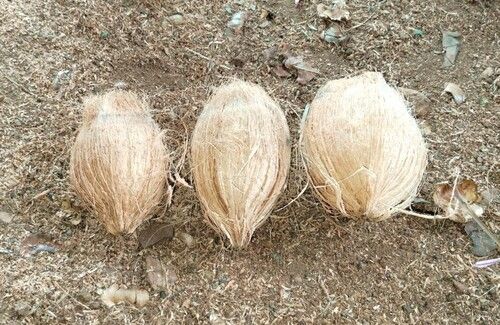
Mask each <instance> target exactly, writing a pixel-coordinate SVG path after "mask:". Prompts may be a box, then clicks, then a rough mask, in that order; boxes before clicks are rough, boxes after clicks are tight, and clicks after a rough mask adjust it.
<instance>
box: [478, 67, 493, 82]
mask: <svg viewBox="0 0 500 325" xmlns="http://www.w3.org/2000/svg"><path fill="white" fill-rule="evenodd" d="M494 73H495V71H494V70H493V68H492V67H487V68H486V69H484V71H483V72H481V79H489V78H491V77H492V76H493V74H494Z"/></svg>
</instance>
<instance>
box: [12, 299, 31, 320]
mask: <svg viewBox="0 0 500 325" xmlns="http://www.w3.org/2000/svg"><path fill="white" fill-rule="evenodd" d="M14 311H15V312H16V314H17V315H18V316H20V317H26V316H28V315H29V314H31V304H29V303H27V302H25V301H19V302H17V303H16V304H15V305H14Z"/></svg>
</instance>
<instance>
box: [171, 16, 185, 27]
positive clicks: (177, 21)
mask: <svg viewBox="0 0 500 325" xmlns="http://www.w3.org/2000/svg"><path fill="white" fill-rule="evenodd" d="M168 21H169V22H171V23H172V24H174V25H180V24H183V23H184V16H183V15H181V14H173V15H171V16H169V17H168Z"/></svg>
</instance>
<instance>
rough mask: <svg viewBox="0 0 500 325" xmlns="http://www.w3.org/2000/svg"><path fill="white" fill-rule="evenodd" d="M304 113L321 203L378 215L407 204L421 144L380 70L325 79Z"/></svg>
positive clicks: (307, 151) (419, 169)
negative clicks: (353, 75)
mask: <svg viewBox="0 0 500 325" xmlns="http://www.w3.org/2000/svg"><path fill="white" fill-rule="evenodd" d="M306 114H307V115H306V116H304V119H305V120H304V123H303V128H302V134H301V152H302V156H303V160H304V163H305V166H306V170H307V173H308V175H309V179H310V182H311V184H312V185H313V188H314V190H315V192H316V193H317V195H318V196H319V197H320V199H321V201H322V203H323V204H324V206H325V207H326V208H327V209H328V210H330V211H331V212H333V211H334V210H338V211H340V212H341V213H342V214H343V215H345V216H349V217H352V218H365V219H370V220H374V221H377V220H383V219H386V218H388V217H389V216H391V215H393V214H394V213H396V212H398V211H402V210H403V209H404V208H406V207H407V206H409V204H410V203H411V202H412V201H413V199H414V197H415V195H416V193H417V191H418V188H419V184H420V182H421V180H422V176H423V174H424V170H425V167H426V164H427V149H426V146H425V143H424V139H423V137H422V134H421V132H420V129H419V127H418V125H417V122H416V121H415V119H414V118H413V117H412V116H411V115H410V113H409V109H408V107H407V105H406V102H405V101H404V99H403V97H402V96H401V95H400V94H399V93H398V92H397V91H396V90H395V89H394V88H392V87H391V86H389V85H388V84H387V83H386V81H385V80H384V78H383V76H382V74H380V73H376V72H366V73H363V74H361V75H359V76H356V77H352V78H344V79H339V80H333V81H329V82H328V83H327V84H326V85H325V86H323V87H322V88H321V89H320V90H319V91H318V93H317V95H316V97H315V98H314V100H313V102H312V103H311V105H310V107H309V110H308V112H307V113H306Z"/></svg>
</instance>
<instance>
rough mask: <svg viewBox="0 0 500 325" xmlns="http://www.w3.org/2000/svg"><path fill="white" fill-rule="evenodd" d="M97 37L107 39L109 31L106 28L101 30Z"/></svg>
mask: <svg viewBox="0 0 500 325" xmlns="http://www.w3.org/2000/svg"><path fill="white" fill-rule="evenodd" d="M99 37H100V38H101V39H108V38H109V32H108V31H107V30H103V31H102V32H101V33H100V34H99Z"/></svg>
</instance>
